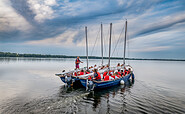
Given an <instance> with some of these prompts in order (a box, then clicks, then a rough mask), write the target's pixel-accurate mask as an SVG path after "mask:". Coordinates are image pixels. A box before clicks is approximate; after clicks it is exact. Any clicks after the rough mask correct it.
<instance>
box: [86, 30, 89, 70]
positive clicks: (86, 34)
mask: <svg viewBox="0 0 185 114" xmlns="http://www.w3.org/2000/svg"><path fill="white" fill-rule="evenodd" d="M85 37H86V55H87V70H88V69H89V67H88V41H87V27H85Z"/></svg>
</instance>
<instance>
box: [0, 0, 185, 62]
mask: <svg viewBox="0 0 185 114" xmlns="http://www.w3.org/2000/svg"><path fill="white" fill-rule="evenodd" d="M184 6H185V1H184V0H0V51H3V52H16V53H41V54H64V55H75V56H76V55H85V33H84V27H85V26H87V27H88V42H89V55H96V56H100V24H101V23H102V24H103V36H104V49H105V50H104V55H105V56H107V55H108V53H107V50H108V38H109V24H110V23H113V34H112V56H122V55H123V38H124V33H122V31H123V29H124V25H125V20H126V19H127V21H128V35H127V36H128V40H127V57H136V58H179V59H184V58H185V7H184ZM121 33H122V34H121ZM95 42H96V43H95ZM117 42H118V43H117ZM116 45H117V46H116ZM93 47H95V48H93Z"/></svg>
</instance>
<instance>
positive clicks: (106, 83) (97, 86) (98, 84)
mask: <svg viewBox="0 0 185 114" xmlns="http://www.w3.org/2000/svg"><path fill="white" fill-rule="evenodd" d="M130 77H131V74H129V75H127V76H124V77H122V78H119V79H116V80H111V81H93V83H94V84H95V87H94V88H95V89H101V88H107V87H112V86H115V85H119V84H120V81H121V80H123V81H124V82H125V83H126V82H127V81H128V80H129V79H130ZM80 82H81V84H82V85H83V86H84V87H86V84H87V80H86V79H80Z"/></svg>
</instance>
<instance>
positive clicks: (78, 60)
mask: <svg viewBox="0 0 185 114" xmlns="http://www.w3.org/2000/svg"><path fill="white" fill-rule="evenodd" d="M80 63H83V62H82V61H80V57H77V58H76V61H75V64H76V69H79V68H80V67H79V64H80Z"/></svg>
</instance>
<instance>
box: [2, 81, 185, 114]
mask: <svg viewBox="0 0 185 114" xmlns="http://www.w3.org/2000/svg"><path fill="white" fill-rule="evenodd" d="M2 109H3V110H2V113H5V114H6V113H7V114H9V113H14V114H25V113H39V114H42V113H44V114H46V113H48V114H50V113H72V112H76V113H79V114H84V113H89V114H96V113H101V114H105V113H112V114H116V113H185V111H184V100H182V101H181V100H178V99H176V98H171V97H169V96H165V95H163V94H161V93H160V92H158V91H157V90H155V89H153V88H152V87H150V86H148V85H146V84H141V83H140V82H138V81H136V82H135V83H134V85H132V86H129V85H128V86H126V87H124V86H117V87H112V88H108V89H104V90H101V91H94V92H86V91H85V89H84V88H82V89H66V88H64V87H63V86H62V87H61V88H60V89H59V91H58V93H55V94H53V95H52V96H51V97H43V98H38V99H26V98H16V99H13V100H10V102H7V103H5V104H4V107H3V108H2Z"/></svg>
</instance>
